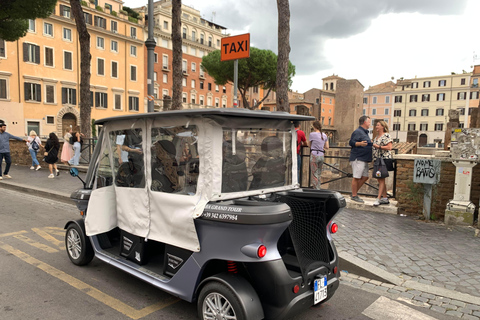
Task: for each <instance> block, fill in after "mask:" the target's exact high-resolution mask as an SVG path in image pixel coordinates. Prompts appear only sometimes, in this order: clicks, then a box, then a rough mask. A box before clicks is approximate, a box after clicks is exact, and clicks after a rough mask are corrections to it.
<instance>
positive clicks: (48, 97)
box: [45, 84, 55, 103]
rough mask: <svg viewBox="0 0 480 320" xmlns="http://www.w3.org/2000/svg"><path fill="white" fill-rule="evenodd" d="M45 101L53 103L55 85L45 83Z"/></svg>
mask: <svg viewBox="0 0 480 320" xmlns="http://www.w3.org/2000/svg"><path fill="white" fill-rule="evenodd" d="M45 103H55V86H54V85H51V84H47V85H45Z"/></svg>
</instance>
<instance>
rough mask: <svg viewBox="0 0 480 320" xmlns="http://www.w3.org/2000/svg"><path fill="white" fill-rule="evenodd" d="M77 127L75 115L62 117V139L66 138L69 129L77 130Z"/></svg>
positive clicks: (67, 114)
mask: <svg viewBox="0 0 480 320" xmlns="http://www.w3.org/2000/svg"><path fill="white" fill-rule="evenodd" d="M76 126H77V117H76V116H75V115H74V114H73V113H70V112H68V113H65V114H64V115H63V117H62V137H63V136H65V133H66V132H67V129H68V128H72V129H75V127H76Z"/></svg>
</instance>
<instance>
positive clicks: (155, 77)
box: [153, 72, 157, 82]
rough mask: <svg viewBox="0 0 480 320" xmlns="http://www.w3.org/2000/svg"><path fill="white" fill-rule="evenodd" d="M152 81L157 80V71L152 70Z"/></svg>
mask: <svg viewBox="0 0 480 320" xmlns="http://www.w3.org/2000/svg"><path fill="white" fill-rule="evenodd" d="M153 81H155V82H157V73H156V72H153Z"/></svg>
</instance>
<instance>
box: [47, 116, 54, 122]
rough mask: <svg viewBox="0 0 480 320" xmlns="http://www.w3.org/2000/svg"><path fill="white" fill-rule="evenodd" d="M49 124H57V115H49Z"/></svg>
mask: <svg viewBox="0 0 480 320" xmlns="http://www.w3.org/2000/svg"><path fill="white" fill-rule="evenodd" d="M47 124H55V117H52V116H47Z"/></svg>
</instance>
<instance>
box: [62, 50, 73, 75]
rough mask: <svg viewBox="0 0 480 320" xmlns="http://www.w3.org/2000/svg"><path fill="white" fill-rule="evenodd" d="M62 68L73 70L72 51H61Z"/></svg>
mask: <svg viewBox="0 0 480 320" xmlns="http://www.w3.org/2000/svg"><path fill="white" fill-rule="evenodd" d="M63 69H65V70H73V63H72V53H71V52H69V51H64V52H63Z"/></svg>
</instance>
